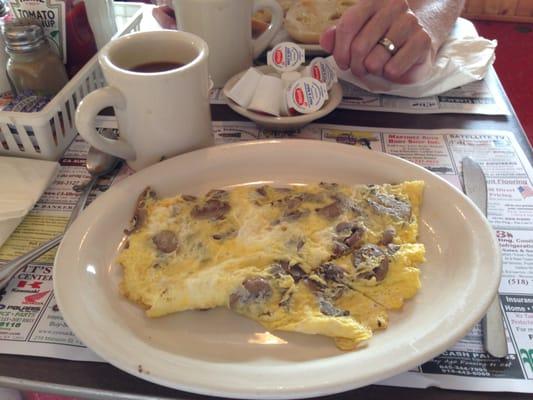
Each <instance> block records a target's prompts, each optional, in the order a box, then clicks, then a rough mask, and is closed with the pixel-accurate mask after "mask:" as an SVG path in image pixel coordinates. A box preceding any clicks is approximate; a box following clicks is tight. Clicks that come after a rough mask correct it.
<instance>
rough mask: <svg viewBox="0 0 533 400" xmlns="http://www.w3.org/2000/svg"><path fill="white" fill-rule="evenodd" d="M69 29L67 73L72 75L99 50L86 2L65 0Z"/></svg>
mask: <svg viewBox="0 0 533 400" xmlns="http://www.w3.org/2000/svg"><path fill="white" fill-rule="evenodd" d="M65 27H66V31H67V64H66V68H67V73H68V76H69V77H72V76H74V75H75V74H76V72H78V71H79V70H80V69H81V68H82V67H83V66H84V65H85V63H87V61H89V60H90V59H91V57H92V56H94V55H95V54H96V52H97V49H96V41H95V39H94V34H93V31H92V29H91V25H90V24H89V19H88V18H87V10H86V9H85V2H84V1H81V0H65Z"/></svg>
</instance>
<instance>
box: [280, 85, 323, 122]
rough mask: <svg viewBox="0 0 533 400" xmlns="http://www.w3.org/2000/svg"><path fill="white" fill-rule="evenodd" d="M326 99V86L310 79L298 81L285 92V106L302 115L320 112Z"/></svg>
mask: <svg viewBox="0 0 533 400" xmlns="http://www.w3.org/2000/svg"><path fill="white" fill-rule="evenodd" d="M327 99H328V89H327V87H326V84H325V83H323V82H320V81H319V80H317V79H315V78H311V77H304V78H300V79H298V80H297V81H296V82H294V83H292V84H291V85H290V87H289V90H288V91H287V105H288V106H289V108H293V109H294V110H296V111H297V112H299V113H302V114H310V113H312V112H315V111H318V110H320V109H321V108H322V106H323V105H324V103H325V102H326V100H327Z"/></svg>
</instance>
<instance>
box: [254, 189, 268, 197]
mask: <svg viewBox="0 0 533 400" xmlns="http://www.w3.org/2000/svg"><path fill="white" fill-rule="evenodd" d="M255 191H256V193H258V194H260V195H261V196H263V197H266V196H267V191H266V188H265V187H264V186H260V187H258V188H257V189H255Z"/></svg>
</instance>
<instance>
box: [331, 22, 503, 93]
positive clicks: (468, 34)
mask: <svg viewBox="0 0 533 400" xmlns="http://www.w3.org/2000/svg"><path fill="white" fill-rule="evenodd" d="M497 44H498V43H497V41H496V40H488V39H485V38H482V37H480V36H479V35H478V34H477V31H476V28H475V27H474V25H473V24H472V23H471V22H470V21H468V20H466V19H463V18H459V19H458V21H457V23H456V26H455V28H454V30H453V32H452V33H451V35H450V38H449V40H448V41H447V42H446V43H444V44H443V46H442V47H441V49H440V50H439V53H438V54H437V58H436V62H435V65H434V66H433V69H432V71H431V73H430V74H429V75H428V78H427V79H426V80H424V81H421V82H416V83H413V84H399V83H392V82H389V81H387V80H386V79H383V78H381V77H377V76H373V75H367V76H365V77H364V78H358V77H355V76H354V75H352V73H351V72H350V70H347V71H342V70H340V69H339V68H338V67H337V64H336V63H335V60H334V59H333V57H328V59H327V60H328V62H330V63H331V65H332V66H333V67H334V68H335V69H336V70H337V74H338V76H339V78H340V79H342V80H345V81H347V82H350V83H353V84H354V85H356V86H359V87H361V88H363V89H365V90H367V91H369V92H373V93H385V94H390V95H395V96H403V97H429V96H434V95H437V94H440V93H443V92H446V91H448V90H451V89H453V88H456V87H458V86H463V85H465V84H467V83H470V82H474V81H477V80H481V79H483V78H484V77H485V75H486V74H487V73H488V71H489V68H490V66H491V65H492V64H493V63H494V60H495V50H496V46H497Z"/></svg>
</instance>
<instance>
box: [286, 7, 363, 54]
mask: <svg viewBox="0 0 533 400" xmlns="http://www.w3.org/2000/svg"><path fill="white" fill-rule="evenodd" d="M356 2H357V0H297V1H296V2H295V3H294V4H293V5H292V6H291V7H290V9H289V11H288V12H287V15H286V16H285V29H286V30H287V32H288V33H289V35H290V36H291V38H293V39H294V40H295V41H297V42H299V43H306V44H318V42H319V39H320V35H321V34H322V32H324V30H326V29H327V28H328V27H330V26H333V25H335V24H336V23H337V21H338V20H339V19H340V17H341V16H342V14H343V12H344V11H345V10H346V9H347V8H349V7H351V6H353V5H354V4H355V3H356Z"/></svg>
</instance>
